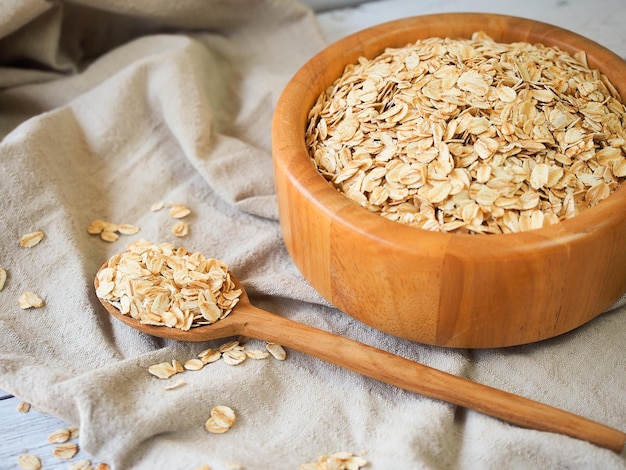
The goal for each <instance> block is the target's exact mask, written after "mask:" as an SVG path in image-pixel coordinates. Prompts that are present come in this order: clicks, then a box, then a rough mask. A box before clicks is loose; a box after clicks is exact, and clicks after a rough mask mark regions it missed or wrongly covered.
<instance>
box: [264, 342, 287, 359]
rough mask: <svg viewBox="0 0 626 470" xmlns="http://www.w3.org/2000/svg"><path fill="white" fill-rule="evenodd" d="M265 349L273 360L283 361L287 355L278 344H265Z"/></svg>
mask: <svg viewBox="0 0 626 470" xmlns="http://www.w3.org/2000/svg"><path fill="white" fill-rule="evenodd" d="M265 348H266V349H267V350H268V351H269V353H270V354H271V355H272V356H273V357H274V358H275V359H278V360H279V361H284V360H285V359H286V358H287V353H286V352H285V349H284V348H283V347H282V346H281V345H280V344H276V343H267V344H266V345H265Z"/></svg>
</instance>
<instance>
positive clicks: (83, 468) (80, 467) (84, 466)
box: [68, 459, 93, 470]
mask: <svg viewBox="0 0 626 470" xmlns="http://www.w3.org/2000/svg"><path fill="white" fill-rule="evenodd" d="M68 469H69V470H93V465H92V463H91V460H89V459H83V460H78V461H76V462H72V463H70V464H69V466H68Z"/></svg>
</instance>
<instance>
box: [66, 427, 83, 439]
mask: <svg viewBox="0 0 626 470" xmlns="http://www.w3.org/2000/svg"><path fill="white" fill-rule="evenodd" d="M67 429H68V430H69V432H70V439H76V438H77V437H78V436H79V435H80V428H79V427H78V426H76V425H75V424H73V425H71V426H68V428H67Z"/></svg>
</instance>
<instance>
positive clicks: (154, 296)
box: [96, 240, 241, 331]
mask: <svg viewBox="0 0 626 470" xmlns="http://www.w3.org/2000/svg"><path fill="white" fill-rule="evenodd" d="M97 279H98V288H97V290H96V295H97V296H98V297H99V298H100V299H101V300H103V301H105V302H108V303H110V304H111V305H113V306H114V307H115V308H117V309H118V310H119V311H120V312H121V313H122V314H124V315H129V316H131V317H132V318H134V319H137V320H139V321H140V322H141V323H143V324H147V325H157V326H168V327H171V328H180V329H181V330H183V331H187V330H189V329H190V328H192V327H196V326H201V325H209V324H211V323H214V322H216V321H217V320H220V319H222V318H224V317H226V316H227V315H228V314H229V313H230V312H231V311H232V309H233V308H234V306H235V305H236V304H237V302H238V300H239V296H240V295H241V289H236V287H235V283H234V282H233V281H232V279H231V277H230V274H229V272H228V267H227V266H226V264H224V263H223V262H222V261H219V260H217V259H214V258H206V257H205V256H204V255H203V254H202V253H191V252H189V251H187V250H186V249H185V248H183V247H180V248H177V247H175V246H173V245H171V244H169V243H159V244H155V243H152V242H148V241H145V240H137V241H135V242H133V243H131V244H130V245H129V246H128V249H127V250H126V251H124V252H122V253H120V254H118V255H115V256H113V257H112V258H110V259H109V261H108V262H107V265H106V266H105V267H104V268H103V269H101V270H100V271H99V272H98V274H97Z"/></svg>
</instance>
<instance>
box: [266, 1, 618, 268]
mask: <svg viewBox="0 0 626 470" xmlns="http://www.w3.org/2000/svg"><path fill="white" fill-rule="evenodd" d="M477 22H480V24H481V25H483V27H482V28H481V29H482V30H483V31H485V32H486V33H487V34H488V35H490V36H491V37H494V36H497V35H494V34H493V28H495V27H501V28H502V27H503V26H506V31H505V33H504V35H505V36H507V37H514V36H515V34H519V32H521V33H522V34H525V35H526V36H527V37H526V39H513V40H511V41H509V42H514V41H515V40H517V41H522V40H523V41H527V42H531V41H528V39H533V38H535V37H539V36H541V38H543V39H544V40H545V39H549V42H548V43H546V42H543V41H542V43H544V44H546V45H549V46H556V47H559V48H560V49H562V50H566V51H568V52H570V53H573V52H575V51H578V50H584V51H585V53H586V55H587V59H588V63H589V66H590V68H597V69H600V70H601V72H602V73H603V74H604V75H606V76H607V77H608V78H609V80H610V81H611V83H612V84H613V85H614V86H615V88H616V89H617V90H618V92H619V94H620V96H621V97H622V102H624V98H623V97H625V96H626V61H624V60H623V59H622V58H621V57H619V56H618V55H617V54H615V53H613V52H612V51H610V50H609V49H607V48H606V47H604V46H602V45H600V44H598V43H597V42H595V41H593V40H591V39H589V38H586V37H584V36H582V35H580V34H578V33H575V32H573V31H570V30H567V29H565V28H562V27H559V26H555V25H552V24H549V23H544V22H541V21H536V20H532V19H528V18H522V17H516V16H510V15H502V14H493V13H435V14H428V15H418V16H411V17H406V18H401V19H397V20H392V21H388V22H384V23H381V24H377V25H374V26H371V27H369V28H366V29H363V30H360V31H357V32H355V33H352V34H350V35H348V36H346V37H344V38H342V39H340V40H338V41H336V42H334V43H332V44H330V45H328V46H327V47H325V48H324V49H322V50H321V51H320V52H318V53H317V54H316V55H315V56H313V57H312V58H310V59H309V60H308V61H307V62H306V63H305V64H304V65H303V66H302V67H301V68H300V69H299V70H298V71H297V72H296V73H295V75H293V77H292V78H291V80H290V81H289V82H288V83H287V85H286V87H285V88H284V90H283V92H282V94H281V96H280V98H279V100H278V102H277V105H276V108H275V113H274V118H273V121H272V134H273V137H272V140H273V142H272V147H273V154H274V161H275V165H282V167H283V169H284V170H285V172H286V174H287V175H288V177H289V178H290V179H291V182H292V183H293V184H294V185H295V186H297V187H298V190H299V191H300V192H301V194H302V195H303V196H304V197H305V198H306V199H307V200H308V201H309V202H310V203H311V204H313V205H314V206H315V207H316V209H317V210H319V211H320V212H322V213H324V214H326V215H327V216H328V217H330V219H331V220H332V223H334V224H339V225H341V226H343V227H345V228H347V229H350V230H351V231H353V232H356V233H360V234H361V235H362V236H364V237H366V238H370V239H376V240H378V241H379V242H384V243H386V244H390V245H395V246H402V247H404V248H407V249H409V250H410V249H411V248H410V247H411V244H416V242H419V243H420V244H421V243H423V242H426V243H427V242H428V240H432V241H433V242H434V243H436V244H438V245H440V244H441V243H442V240H443V238H442V237H446V238H445V240H446V241H447V242H448V243H450V244H455V245H456V244H458V246H459V249H461V250H468V249H470V250H477V253H478V252H480V253H482V254H485V253H486V252H485V251H483V250H487V251H488V252H489V253H492V252H493V254H494V256H500V255H501V253H502V251H503V250H504V251H506V252H507V253H509V254H511V250H512V249H514V251H515V252H518V253H523V252H526V251H527V250H531V251H532V250H537V249H542V248H547V247H553V246H554V242H555V240H558V243H572V242H576V241H577V240H580V239H584V238H586V237H589V236H600V235H601V234H602V233H605V232H606V231H611V230H612V228H613V227H614V226H615V225H618V224H619V223H620V217H616V216H615V214H616V213H619V212H621V213H622V215H626V182H623V183H622V184H620V186H619V187H618V188H617V189H616V190H615V191H613V193H612V194H611V195H610V196H609V197H607V198H606V199H604V200H602V201H600V202H599V203H598V204H596V205H595V206H593V207H591V208H589V209H586V210H585V211H583V212H581V213H580V214H577V215H576V216H575V217H572V218H570V219H566V220H563V221H560V222H558V223H556V224H553V225H549V226H546V227H542V228H539V229H533V230H529V231H525V232H516V233H501V234H467V233H457V232H434V231H430V230H426V229H421V228H418V227H413V226H408V225H406V224H403V223H400V222H396V221H392V220H389V219H387V218H385V217H383V216H381V215H379V214H376V213H374V212H372V211H370V210H368V209H367V208H365V207H363V206H361V205H360V204H358V203H357V202H356V201H353V200H352V199H350V198H349V197H347V196H346V195H345V194H342V193H340V192H339V191H338V190H336V189H335V188H334V187H333V186H332V184H331V183H330V182H328V181H327V180H326V179H325V178H324V177H323V175H322V174H321V173H319V171H318V170H317V168H315V165H314V163H313V161H312V159H311V157H310V156H309V153H308V150H307V149H306V146H305V130H306V125H307V121H308V118H307V116H308V112H309V110H310V108H311V107H312V105H313V103H314V99H316V98H317V96H318V95H319V93H321V92H322V91H323V90H324V89H325V88H327V87H328V86H329V85H330V84H332V82H333V81H334V80H335V79H336V78H338V77H339V76H340V74H341V73H342V72H343V69H344V68H345V66H346V65H347V64H348V63H352V62H355V61H356V58H357V57H358V53H359V52H364V51H365V50H368V48H369V50H372V48H373V46H372V42H373V41H374V40H373V39H372V38H373V37H377V38H379V37H382V38H385V39H386V38H390V37H392V38H397V37H399V36H401V35H402V34H409V35H410V30H411V29H412V28H415V26H418V25H419V24H424V23H428V24H429V25H438V26H439V27H442V28H443V29H442V31H452V32H446V33H443V34H442V35H441V36H443V35H444V34H445V35H446V36H452V35H454V36H456V37H462V36H463V37H469V36H468V35H463V34H462V33H457V32H454V31H456V29H455V28H456V26H455V25H458V24H459V23H464V24H468V23H470V24H474V23H477ZM460 29H461V30H463V31H469V29H468V28H467V27H465V28H463V27H461V28H460ZM470 29H471V28H470ZM474 29H475V28H474ZM472 32H473V31H472ZM469 34H471V33H469ZM441 36H440V37H441ZM419 37H420V36H419V35H416V36H415V40H417V39H418V38H419ZM494 39H495V40H496V41H499V42H504V41H501V40H500V39H497V38H494ZM538 42H540V41H536V40H535V41H534V43H538ZM572 42H573V43H574V44H576V46H573V45H572ZM408 43H409V42H408V41H407V42H405V44H408ZM379 47H380V46H379ZM389 47H396V46H395V45H392V46H389ZM400 47H401V46H400ZM383 49H384V47H383ZM380 52H382V50H380ZM380 52H379V53H380ZM361 55H365V56H366V57H367V56H369V58H372V57H374V56H375V55H376V54H374V55H372V54H371V53H370V54H361ZM337 56H338V57H342V58H344V60H343V61H342V62H341V64H342V65H341V71H340V72H339V73H338V74H336V76H335V77H334V78H333V79H332V80H329V79H328V78H327V79H326V80H325V81H323V86H321V85H320V83H319V82H318V83H312V82H311V80H310V76H311V75H314V76H319V75H320V66H328V64H331V63H333V62H336V61H335V58H336V57H337ZM351 56H354V60H350V61H346V60H345V58H346V57H351ZM337 67H338V66H337V65H335V68H337ZM323 73H326V75H328V76H330V75H332V74H330V73H328V69H325V71H324V72H323ZM620 75H621V76H623V77H625V78H624V79H623V80H622V81H621V82H620V81H619V80H618V81H617V83H616V80H615V77H617V76H620ZM316 90H317V93H314V92H315V91H316ZM312 92H313V95H314V99H313V100H311V96H313V95H311V93H312ZM304 96H309V100H308V101H307V100H303V97H304ZM303 105H305V106H303ZM304 108H306V111H303V109H304ZM303 117H304V120H303ZM319 196H323V199H324V203H322V202H320V197H319ZM381 233H384V234H385V235H384V237H383V238H381V237H379V236H378V235H379V234H381ZM416 248H417V247H416Z"/></svg>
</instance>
